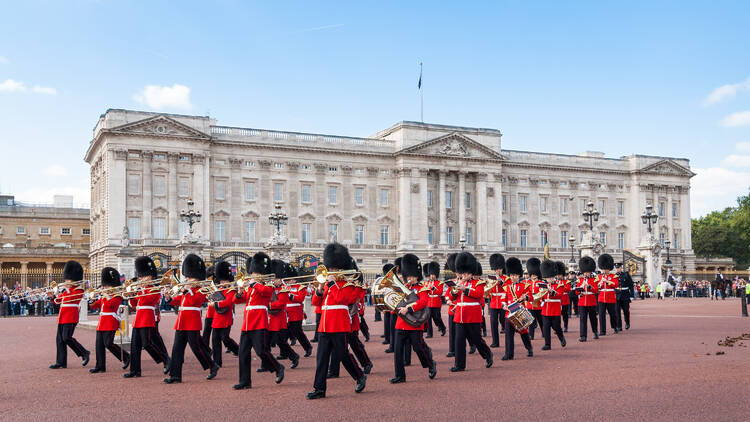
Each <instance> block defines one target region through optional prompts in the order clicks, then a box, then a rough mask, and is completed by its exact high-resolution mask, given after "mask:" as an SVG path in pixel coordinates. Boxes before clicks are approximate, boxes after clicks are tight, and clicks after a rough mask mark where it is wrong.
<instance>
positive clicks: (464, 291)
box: [451, 252, 493, 372]
mask: <svg viewBox="0 0 750 422" xmlns="http://www.w3.org/2000/svg"><path fill="white" fill-rule="evenodd" d="M455 267H456V276H457V277H458V278H457V283H456V288H457V289H458V292H459V293H458V299H457V300H456V306H457V308H456V311H455V314H454V316H453V318H454V321H455V322H456V345H455V353H456V358H455V364H454V366H453V367H452V368H451V372H460V371H465V370H466V341H467V339H468V340H469V341H470V342H471V343H472V344H473V345H474V346H475V347H476V348H477V351H479V354H480V355H481V356H482V358H484V359H485V361H486V365H485V366H486V367H487V368H489V367H491V366H492V363H493V360H492V351H490V348H489V347H487V343H485V342H484V339H483V338H482V335H481V332H480V330H481V329H480V324H481V322H482V306H483V304H484V284H485V283H484V281H483V280H480V279H478V278H477V277H475V275H474V274H475V273H476V271H477V259H476V258H475V257H474V255H472V254H471V253H469V252H461V253H460V254H458V255H457V256H456V262H455Z"/></svg>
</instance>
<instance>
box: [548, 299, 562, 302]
mask: <svg viewBox="0 0 750 422" xmlns="http://www.w3.org/2000/svg"><path fill="white" fill-rule="evenodd" d="M545 302H560V299H547V300H545Z"/></svg>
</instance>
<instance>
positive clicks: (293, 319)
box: [286, 265, 312, 357]
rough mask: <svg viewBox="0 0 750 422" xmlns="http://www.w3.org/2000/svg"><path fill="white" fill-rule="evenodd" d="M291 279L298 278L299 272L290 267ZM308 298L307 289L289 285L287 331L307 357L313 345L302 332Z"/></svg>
mask: <svg viewBox="0 0 750 422" xmlns="http://www.w3.org/2000/svg"><path fill="white" fill-rule="evenodd" d="M289 268H290V269H291V270H290V272H289V273H290V277H295V276H297V271H296V270H294V268H293V267H292V266H291V265H290V266H289ZM305 297H307V288H306V287H303V286H301V285H299V284H290V285H289V303H287V304H286V314H287V318H288V323H287V329H288V330H289V338H290V339H296V340H297V341H298V342H299V344H300V346H302V349H304V350H305V357H309V356H310V355H311V354H312V344H310V340H308V339H307V335H305V332H304V331H303V330H302V321H303V320H304V319H305V311H304V303H305Z"/></svg>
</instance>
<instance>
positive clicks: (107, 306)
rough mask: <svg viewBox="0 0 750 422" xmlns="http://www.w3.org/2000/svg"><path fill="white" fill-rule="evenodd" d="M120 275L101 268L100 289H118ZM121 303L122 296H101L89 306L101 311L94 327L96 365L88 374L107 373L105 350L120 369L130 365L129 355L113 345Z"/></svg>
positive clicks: (118, 325)
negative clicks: (112, 356) (120, 364)
mask: <svg viewBox="0 0 750 422" xmlns="http://www.w3.org/2000/svg"><path fill="white" fill-rule="evenodd" d="M120 283H121V282H120V273H119V272H117V270H116V269H114V268H112V267H104V268H102V277H101V284H102V287H104V288H107V287H118V286H119V285H120ZM121 303H122V296H120V295H119V294H117V295H102V296H101V297H100V298H99V299H98V300H97V301H96V302H94V303H92V304H91V309H101V311H100V312H99V324H97V326H96V365H95V366H94V367H93V368H91V369H89V372H91V373H92V374H95V373H97V372H106V371H107V355H106V350H105V348H106V349H107V350H109V351H110V352H112V355H114V357H116V358H117V360H119V361H121V362H122V369H127V367H128V366H129V365H130V354H129V353H128V352H125V351H123V350H122V349H121V348H120V346H119V345H117V344H115V342H114V339H115V333H117V330H118V329H119V328H120V314H119V313H118V312H117V311H118V309H119V308H120V304H121Z"/></svg>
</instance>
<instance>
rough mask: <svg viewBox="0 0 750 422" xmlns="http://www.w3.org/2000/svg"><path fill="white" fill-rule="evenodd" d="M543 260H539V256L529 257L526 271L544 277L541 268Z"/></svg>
mask: <svg viewBox="0 0 750 422" xmlns="http://www.w3.org/2000/svg"><path fill="white" fill-rule="evenodd" d="M541 265H542V261H540V260H539V258H529V260H528V261H526V272H527V273H529V276H532V275H536V276H537V277H539V278H541V277H542V270H541V268H540V267H541Z"/></svg>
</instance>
